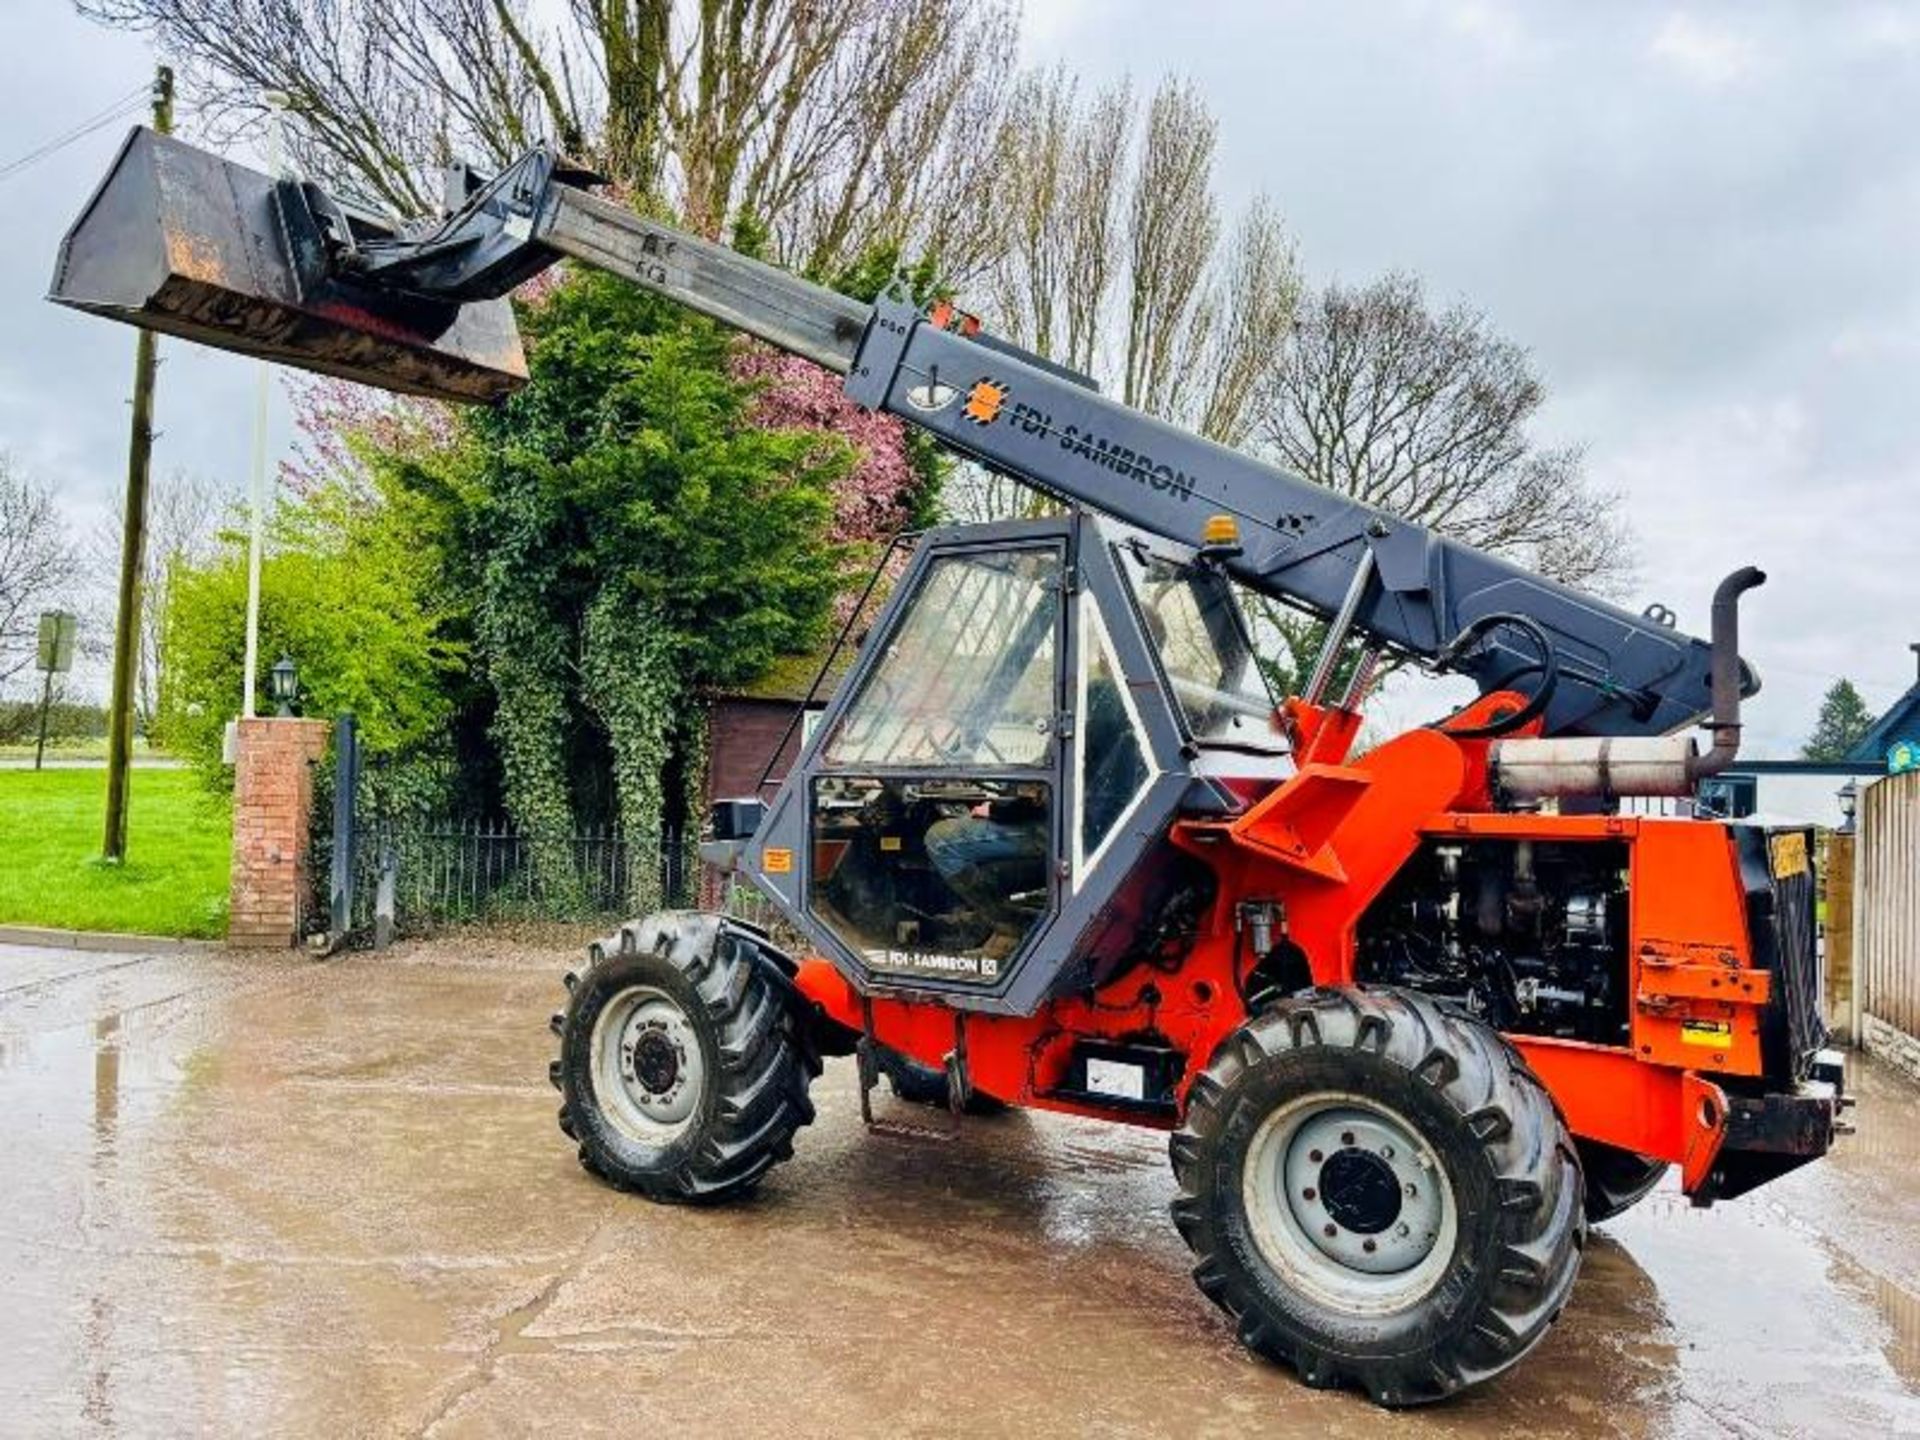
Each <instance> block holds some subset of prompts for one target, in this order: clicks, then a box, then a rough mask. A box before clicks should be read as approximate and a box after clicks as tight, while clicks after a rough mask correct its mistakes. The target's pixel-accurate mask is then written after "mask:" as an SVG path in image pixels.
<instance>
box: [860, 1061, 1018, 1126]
mask: <svg viewBox="0 0 1920 1440" xmlns="http://www.w3.org/2000/svg"><path fill="white" fill-rule="evenodd" d="M879 1062H880V1073H881V1074H882V1075H884V1076H886V1077H887V1083H888V1084H889V1085H891V1086H892V1087H893V1094H894V1098H895V1099H897V1100H904V1101H906V1102H907V1103H908V1104H909V1105H931V1106H933V1107H934V1108H935V1109H939V1110H944V1109H946V1108H947V1074H946V1072H945V1071H944V1070H936V1069H935V1068H934V1067H933V1066H931V1065H922V1064H921V1063H920V1062H919V1061H918V1060H914V1059H911V1058H910V1057H908V1056H905V1055H902V1054H901V1053H900V1052H899V1051H898V1050H890V1049H888V1048H887V1047H886V1046H884V1045H882V1046H881V1047H879ZM962 1108H963V1109H964V1110H965V1112H966V1113H967V1114H969V1115H975V1116H982V1115H1003V1114H1005V1113H1006V1111H1007V1109H1008V1108H1009V1107H1008V1105H1007V1102H1006V1101H1004V1100H996V1099H994V1097H993V1096H991V1095H982V1094H981V1093H980V1092H979V1091H977V1090H976V1091H974V1093H973V1094H971V1095H969V1096H967V1103H966V1105H965V1106H964V1107H962Z"/></svg>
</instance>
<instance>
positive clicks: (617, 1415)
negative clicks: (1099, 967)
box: [0, 941, 1920, 1440]
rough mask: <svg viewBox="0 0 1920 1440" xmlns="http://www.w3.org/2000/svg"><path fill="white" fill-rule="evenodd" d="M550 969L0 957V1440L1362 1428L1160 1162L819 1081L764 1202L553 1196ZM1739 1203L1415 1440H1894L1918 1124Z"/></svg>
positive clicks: (1909, 1369)
mask: <svg viewBox="0 0 1920 1440" xmlns="http://www.w3.org/2000/svg"><path fill="white" fill-rule="evenodd" d="M567 959H568V956H567V954H566V953H565V952H561V951H557V950H549V951H527V950H524V949H519V950H516V949H513V948H511V947H509V946H507V945H506V944H505V943H504V942H498V941H496V942H490V945H489V947H488V948H476V945H475V943H474V942H465V943H463V944H445V943H442V944H439V945H436V946H433V947H430V948H418V949H413V950H410V951H402V952H400V953H399V954H398V955H397V957H396V956H391V955H390V956H384V957H377V958H376V957H374V956H370V955H369V956H358V957H354V958H350V959H346V960H339V961H330V962H325V963H316V962H312V961H306V960H300V959H291V958H289V959H279V960H275V959H259V958H240V957H233V956H227V955H223V954H213V955H179V956H165V957H150V958H143V957H138V956H128V955H111V954H80V953H76V952H71V951H60V950H33V949H23V948H6V947H0V1107H3V1108H0V1113H3V1114H4V1116H5V1121H4V1125H5V1129H4V1132H3V1134H4V1144H5V1151H4V1156H0V1430H3V1431H4V1432H6V1433H8V1434H20V1435H36V1436H38V1435H64V1434H91V1433H100V1434H114V1433H124V1434H129V1435H183V1434H189V1433H193V1434H203V1433H204V1434H252V1433H266V1432H272V1433H276V1434H287V1435H325V1436H337V1435H361V1434H365V1435H389V1434H395V1435H414V1434H433V1435H449V1436H454V1435H524V1434H527V1433H530V1432H532V1431H534V1430H536V1429H544V1430H548V1431H551V1432H553V1433H559V1434H581V1433H598V1432H611V1431H615V1430H618V1431H621V1432H623V1433H625V1434H628V1435H634V1434H644V1435H714V1434H722V1435H727V1436H729V1437H733V1440H743V1437H750V1436H759V1435H774V1434H778V1435H782V1436H814V1435H830V1434H831V1435H853V1434H859V1435H867V1434H892V1435H947V1434H954V1433H959V1432H961V1431H963V1430H976V1431H983V1432H985V1433H990V1434H1021V1435H1025V1434H1032V1435H1074V1434H1112V1435H1142V1436H1145V1435H1178V1436H1189V1435H1227V1434H1233V1435H1240V1434H1255V1433H1258V1434H1273V1435H1296V1434H1297V1435H1315V1436H1345V1435H1370V1434H1374V1433H1378V1432H1380V1431H1381V1430H1383V1429H1386V1428H1389V1426H1388V1424H1387V1423H1386V1419H1387V1417H1384V1416H1383V1415H1382V1414H1381V1413H1380V1412H1378V1411H1375V1410H1374V1409H1372V1408H1371V1407H1370V1406H1369V1405H1368V1404H1366V1402H1364V1401H1363V1400H1361V1399H1360V1398H1359V1397H1357V1396H1351V1395H1337V1394H1325V1393H1320V1392H1315V1391H1310V1390H1307V1389H1304V1388H1303V1387H1301V1386H1300V1385H1299V1384H1297V1383H1296V1382H1295V1381H1294V1380H1293V1379H1292V1378H1291V1377H1290V1376H1288V1375H1286V1374H1284V1373H1282V1372H1280V1371H1277V1370H1275V1369H1273V1368H1271V1367H1269V1366H1266V1365H1264V1364H1262V1363H1260V1362H1258V1361H1255V1360H1253V1359H1251V1358H1249V1357H1247V1356H1246V1355H1244V1354H1243V1353H1242V1352H1241V1350H1240V1349H1239V1347H1238V1346H1237V1345H1236V1344H1235V1343H1234V1341H1233V1339H1232V1337H1231V1335H1230V1334H1229V1333H1228V1331H1227V1328H1226V1326H1225V1324H1224V1323H1223V1321H1222V1319H1221V1317H1220V1316H1219V1315H1218V1313H1217V1312H1215V1311H1214V1310H1213V1309H1212V1307H1211V1306H1209V1305H1208V1304H1207V1303H1206V1302H1205V1301H1204V1300H1202V1299H1201V1297H1200V1295H1199V1294H1198V1292H1197V1291H1196V1290H1195V1289H1194V1288H1193V1285H1192V1283H1191V1282H1190V1280H1189V1279H1188V1276H1187V1257H1186V1253H1185V1251H1184V1249H1183V1247H1182V1246H1181V1244H1180V1241H1179V1239H1178V1237H1177V1236H1176V1235H1175V1234H1174V1232H1173V1228H1172V1226H1171V1224H1170V1223H1169V1221H1168V1220H1167V1216H1166V1207H1167V1202H1168V1199H1169V1198H1170V1195H1171V1189H1172V1187H1171V1182H1170V1180H1169V1178H1168V1174H1167V1166H1166V1156H1165V1147H1164V1142H1163V1141H1162V1140H1161V1138H1160V1137H1159V1136H1157V1135H1153V1134H1150V1133H1144V1132H1134V1131H1128V1130H1124V1129H1118V1128H1110V1127H1102V1126H1096V1125H1091V1124H1085V1123H1079V1122H1073V1121H1066V1120H1060V1119H1057V1118H1054V1117H1047V1116H1010V1117H1006V1118H1003V1119H998V1120H985V1121H970V1122H969V1123H968V1126H967V1128H966V1130H965V1131H964V1132H963V1133H962V1134H961V1135H960V1137H959V1138H957V1139H946V1138H939V1137H938V1132H939V1130H940V1129H941V1127H943V1125H944V1120H943V1117H940V1116H937V1115H933V1114H931V1113H930V1112H924V1111H915V1110H909V1109H906V1108H904V1107H899V1106H896V1105H894V1104H893V1103H892V1102H891V1101H890V1100H888V1101H882V1102H881V1104H882V1105H883V1106H885V1107H887V1109H886V1113H887V1115H888V1116H889V1117H890V1118H892V1119H895V1120H905V1121H910V1122H912V1123H913V1124H915V1125H917V1126H919V1127H921V1128H922V1129H923V1130H925V1131H927V1132H928V1133H927V1134H924V1135H922V1136H919V1137H915V1136H901V1135H873V1136H870V1135H867V1134H865V1133H864V1132H863V1131H862V1129H861V1126H860V1123H859V1117H858V1108H857V1103H856V1097H855V1094H854V1090H853V1086H852V1082H851V1075H850V1073H849V1071H850V1067H849V1065H848V1063H847V1062H836V1063H835V1064H834V1065H833V1066H832V1067H830V1069H829V1071H828V1074H827V1076H826V1078H825V1080H824V1081H823V1082H822V1083H821V1084H819V1085H818V1086H816V1090H815V1093H816V1096H817V1097H818V1099H819V1101H820V1119H819V1121H818V1122H817V1123H816V1125H815V1126H814V1127H813V1128H812V1129H810V1130H808V1131H805V1132H803V1133H802V1135H801V1137H800V1146H799V1157H798V1159H797V1160H796V1161H795V1162H794V1163H793V1164H791V1165H788V1166H784V1167H782V1168H781V1169H779V1170H778V1171H776V1172H775V1174H774V1176H773V1178H772V1179H771V1180H770V1181H769V1182H768V1184H767V1185H766V1186H765V1187H764V1190H763V1191H762V1193H761V1194H760V1196H759V1197H758V1198H757V1199H755V1200H754V1201H752V1202H749V1203H747V1204H745V1205H743V1206H740V1207H737V1208H733V1209H728V1210H720V1211H705V1212H699V1211H685V1210H671V1209H661V1208H655V1207H653V1206H650V1205H647V1204H645V1203H644V1202H641V1201H637V1200H633V1199H630V1198H627V1197H623V1196H619V1195H615V1194H613V1193H611V1192H610V1191H608V1190H606V1189H604V1188H603V1187H601V1186H600V1185H598V1184H596V1183H594V1182H592V1181H591V1180H589V1179H588V1177H587V1176H586V1175H585V1174H583V1173H582V1172H581V1171H580V1170H579V1169H578V1167H577V1166H576V1164H575V1162H574V1159H573V1154H572V1150H571V1147H570V1146H568V1145H567V1144H566V1143H565V1142H564V1141H563V1140H562V1138H561V1136H560V1134H559V1132H558V1131H557V1129H556V1128H555V1126H554V1122H553V1109H554V1104H555V1099H554V1095H553V1092H552V1091H551V1090H550V1089H549V1088H548V1087H547V1084H546V1079H545V1070H546V1061H547V1058H548V1055H549V1052H550V1047H551V1045H552V1043H553V1042H552V1040H551V1038H550V1037H549V1036H548V1034H547V1031H546V1016H547V1013H548V1011H549V1010H550V1009H551V1008H552V1006H553V1004H554V1002H555V1000H556V999H557V998H558V996H559V993H560V992H559V983H558V981H559V972H560V971H561V970H562V969H563V968H565V965H566V963H567ZM1857 1084H1858V1088H1859V1091H1860V1094H1861V1103H1860V1108H1859V1110H1858V1111H1857V1112H1856V1114H1857V1117H1858V1120H1859V1125H1860V1134H1859V1135H1858V1136H1857V1137H1856V1138H1855V1139H1854V1140H1852V1141H1851V1142H1850V1143H1849V1144H1848V1145H1847V1146H1846V1148H1845V1149H1844V1150H1842V1151H1841V1152H1840V1153H1839V1155H1838V1156H1837V1157H1836V1158H1834V1159H1832V1160H1830V1161H1829V1162H1828V1163H1826V1164H1824V1165H1821V1166H1817V1167H1814V1168H1812V1169H1809V1170H1805V1171H1802V1172H1801V1173H1800V1174H1798V1175H1796V1176H1793V1177H1790V1178H1789V1179H1787V1180H1785V1181H1782V1182H1780V1183H1778V1184H1776V1185H1774V1186H1773V1187H1770V1188H1769V1189H1767V1190H1765V1191H1763V1192H1761V1193H1760V1194H1759V1195H1756V1196H1754V1197H1751V1198H1750V1199H1748V1200H1745V1201H1739V1202H1734V1203H1731V1204H1727V1205H1722V1206H1719V1207H1716V1208H1715V1209H1713V1210H1711V1211H1704V1212H1702V1211H1694V1210H1691V1209H1689V1208H1688V1207H1687V1206H1686V1205H1685V1203H1684V1202H1683V1201H1681V1199H1680V1198H1679V1196H1678V1195H1677V1194H1671V1193H1662V1194H1659V1195H1656V1196H1655V1197H1653V1198H1652V1199H1651V1200H1649V1201H1648V1202H1647V1203H1646V1204H1645V1205H1644V1206H1643V1207H1642V1208H1641V1209H1640V1210H1638V1211H1636V1212H1634V1213H1633V1214H1631V1215H1630V1216H1628V1217H1625V1218H1623V1219H1622V1220H1620V1221H1617V1222H1615V1223H1614V1224H1613V1225H1612V1226H1610V1227H1608V1228H1607V1229H1606V1230H1604V1231H1602V1232H1599V1233H1598V1234H1597V1235H1596V1238H1595V1239H1594V1241H1593V1243H1592V1245H1591V1247H1590V1249H1589V1252H1588V1257H1587V1262H1586V1267H1585V1271H1584V1273H1583V1275H1582V1277H1581V1281H1580V1285H1579V1288H1578V1290H1577V1291H1576V1293H1575V1298H1574V1301H1573V1304H1572V1306H1571V1307H1570V1308H1569V1310H1568V1313H1567V1314H1566V1316H1565V1317H1564V1318H1563V1319H1562V1321H1561V1323H1560V1324H1559V1325H1558V1326H1556V1327H1555V1329H1554V1331H1553V1333H1552V1334H1551V1335H1550V1336H1549V1338H1548V1339H1547V1341H1546V1342H1545V1343H1544V1344H1543V1345H1542V1346H1541V1348H1540V1349H1539V1350H1537V1351H1535V1352H1534V1354H1533V1355H1532V1356H1531V1357H1530V1358H1529V1359H1528V1360H1527V1361H1525V1362H1524V1363H1523V1365H1522V1366H1521V1367H1520V1369H1518V1370H1517V1371H1516V1372H1514V1373H1513V1374H1511V1375H1509V1376H1508V1377H1507V1378H1506V1379H1504V1380H1502V1381H1499V1382H1496V1383H1495V1384H1494V1385H1492V1386H1489V1387H1484V1388H1482V1389H1480V1390H1478V1391H1476V1392H1474V1393H1472V1394H1471V1395H1469V1396H1467V1397H1465V1398H1464V1399H1462V1400H1461V1401H1459V1402H1456V1403H1454V1404H1452V1405H1450V1406H1447V1407H1445V1408H1441V1409H1437V1410H1428V1411H1421V1412H1418V1413H1417V1414H1414V1415H1410V1416H1403V1417H1398V1418H1396V1419H1394V1420H1393V1421H1392V1422H1391V1428H1392V1429H1393V1430H1394V1431H1395V1433H1401V1432H1404V1433H1406V1434H1411V1435H1429V1434H1432V1435H1630V1436H1635V1435H1735V1436H1743V1437H1746V1436H1772V1435H1783V1434H1804V1435H1843V1434H1845V1435H1882V1434H1889V1433H1901V1432H1908V1433H1916V1434H1920V1179H1917V1178H1916V1177H1917V1176H1920V1092H1917V1091H1916V1090H1914V1089H1913V1088H1912V1087H1910V1086H1908V1085H1906V1084H1905V1082H1902V1081H1899V1080H1897V1079H1895V1078H1892V1077H1890V1076H1887V1075H1884V1074H1881V1073H1877V1072H1875V1071H1873V1070H1871V1069H1867V1070H1864V1071H1862V1072H1860V1073H1859V1074H1858V1076H1857Z"/></svg>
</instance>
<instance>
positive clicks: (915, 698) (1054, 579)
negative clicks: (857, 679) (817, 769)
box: [824, 547, 1061, 768]
mask: <svg viewBox="0 0 1920 1440" xmlns="http://www.w3.org/2000/svg"><path fill="white" fill-rule="evenodd" d="M1060 566H1061V561H1060V552H1059V550H1058V549H1056V548H1053V547H1047V548H1045V549H1034V548H1028V549H1024V550H1002V551H993V552H983V553H979V554H968V555H947V556H942V557H941V558H940V559H938V560H935V561H934V562H933V563H932V564H931V565H929V566H928V567H927V569H926V571H925V572H924V575H923V577H922V579H921V582H920V587H919V590H918V592H917V593H916V594H915V595H914V596H913V598H912V599H911V601H909V603H908V607H907V612H906V614H905V616H904V617H903V618H902V619H901V621H900V623H899V624H898V625H896V626H895V627H894V631H893V634H892V635H891V636H890V637H889V639H888V641H887V648H886V650H885V652H884V653H883V654H882V655H881V656H880V657H879V658H878V660H877V661H876V662H875V664H874V669H873V672H872V673H871V674H870V675H869V676H868V677H867V678H866V680H865V681H864V682H863V683H862V685H861V688H860V694H859V697H858V698H857V699H856V700H855V701H854V702H853V705H852V707H851V708H850V709H849V710H848V711H847V714H846V717H845V718H844V719H843V720H842V721H841V722H840V724H839V725H838V727H837V728H836V730H835V732H834V734H833V736H832V738H831V739H830V740H829V742H828V744H827V748H826V753H825V757H824V758H825V760H826V762H827V763H828V764H830V765H903V766H918V767H944V766H969V767H973V768H999V767H1004V766H1034V765H1044V764H1046V763H1047V761H1048V758H1049V755H1050V753H1051V752H1050V746H1051V744H1052V740H1053V723H1054V716H1055V714H1056V713H1057V711H1058V709H1059V705H1058V699H1057V679H1056V675H1055V664H1056V657H1057V654H1058V643H1059V629H1060V604H1061V599H1060V591H1061V574H1060Z"/></svg>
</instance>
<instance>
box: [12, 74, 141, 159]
mask: <svg viewBox="0 0 1920 1440" xmlns="http://www.w3.org/2000/svg"><path fill="white" fill-rule="evenodd" d="M150 89H151V87H150V86H147V85H142V86H141V87H140V88H139V89H138V90H135V91H133V92H132V93H131V94H129V95H123V96H121V97H120V99H118V100H116V101H114V102H113V104H111V105H109V106H108V107H107V108H106V109H105V110H102V111H100V112H99V113H98V114H96V115H93V116H92V117H90V118H88V119H86V120H82V121H81V122H80V123H79V124H78V125H75V126H74V127H73V128H72V129H71V130H67V131H65V132H63V133H61V134H59V135H56V136H54V137H53V138H52V139H51V140H46V141H43V142H42V143H41V144H39V145H37V146H35V147H34V148H33V149H31V150H29V151H28V152H27V153H26V154H24V155H21V156H19V157H18V158H17V159H13V160H9V161H8V162H7V163H6V164H4V165H0V180H10V179H12V178H13V177H14V176H15V175H17V174H19V173H20V172H21V171H22V170H26V169H28V168H30V167H31V166H33V165H36V164H38V163H39V162H40V161H42V160H45V159H46V158H47V157H48V156H50V155H54V154H57V153H58V152H60V151H61V150H64V149H66V147H67V146H69V145H72V144H74V143H75V142H76V141H79V140H84V139H85V138H86V137H87V136H89V135H91V134H93V133H94V132H95V131H96V130H100V129H103V128H105V127H106V126H108V125H111V124H113V122H114V121H116V120H119V119H121V118H123V117H124V116H127V115H131V114H132V113H133V112H134V111H136V110H139V109H141V108H143V107H144V106H145V104H146V100H147V94H148V91H149V90H150Z"/></svg>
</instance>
